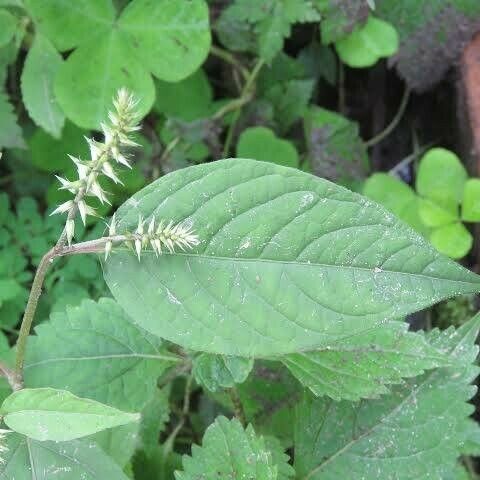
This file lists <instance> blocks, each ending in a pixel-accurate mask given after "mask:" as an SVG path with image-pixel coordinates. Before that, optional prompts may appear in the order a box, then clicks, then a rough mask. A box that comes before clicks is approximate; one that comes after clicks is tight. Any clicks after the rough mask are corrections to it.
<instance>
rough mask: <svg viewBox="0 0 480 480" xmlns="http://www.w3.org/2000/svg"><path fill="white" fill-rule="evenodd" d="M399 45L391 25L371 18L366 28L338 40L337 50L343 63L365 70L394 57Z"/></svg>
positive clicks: (356, 30) (358, 29)
mask: <svg viewBox="0 0 480 480" xmlns="http://www.w3.org/2000/svg"><path fill="white" fill-rule="evenodd" d="M398 43H399V40H398V34H397V32H396V30H395V28H394V27H393V26H392V25H391V24H390V23H387V22H385V21H383V20H380V19H379V18H375V17H372V16H370V17H369V18H368V20H367V23H366V24H365V25H364V26H362V27H359V28H357V29H355V30H354V31H353V32H352V33H351V34H350V35H349V36H348V37H345V38H342V39H341V40H338V41H337V42H336V43H335V49H336V50H337V53H338V55H339V57H340V58H341V60H342V62H343V63H346V64H347V65H348V66H350V67H353V68H365V67H371V66H373V65H375V64H376V63H377V62H378V60H380V59H381V58H388V57H390V56H392V55H393V54H394V53H395V52H396V51H397V50H398Z"/></svg>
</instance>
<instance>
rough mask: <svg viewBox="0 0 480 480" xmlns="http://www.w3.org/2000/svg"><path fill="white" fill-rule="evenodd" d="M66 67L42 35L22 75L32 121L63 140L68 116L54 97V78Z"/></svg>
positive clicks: (26, 103) (22, 84) (25, 99)
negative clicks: (64, 126) (66, 116)
mask: <svg viewBox="0 0 480 480" xmlns="http://www.w3.org/2000/svg"><path fill="white" fill-rule="evenodd" d="M62 63H63V60H62V57H61V55H60V54H59V53H58V52H57V51H56V50H55V48H54V47H53V46H52V44H51V43H50V42H49V41H48V40H47V39H46V38H45V37H42V36H41V35H37V36H36V37H35V41H34V42H33V46H32V47H31V48H30V50H29V52H28V55H27V58H26V60H25V65H24V67H23V72H22V80H21V87H22V98H23V103H24V105H25V107H26V108H27V110H28V113H29V115H30V117H31V118H32V120H33V121H34V122H35V123H36V124H37V125H38V126H40V127H42V128H43V129H44V130H46V131H47V132H48V133H50V134H51V135H52V136H53V137H55V138H60V135H61V132H62V128H63V124H64V123H65V115H64V114H63V112H62V110H61V108H60V107H59V105H58V103H57V100H56V98H55V95H54V93H53V84H54V80H55V76H56V75H57V72H58V70H59V68H60V67H61V65H62Z"/></svg>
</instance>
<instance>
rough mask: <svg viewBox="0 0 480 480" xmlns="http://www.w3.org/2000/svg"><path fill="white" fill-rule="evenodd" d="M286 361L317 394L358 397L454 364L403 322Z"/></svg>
mask: <svg viewBox="0 0 480 480" xmlns="http://www.w3.org/2000/svg"><path fill="white" fill-rule="evenodd" d="M282 362H283V363H284V364H285V365H286V366H287V367H288V368H289V370H290V371H291V372H292V373H293V375H295V377H297V379H298V380H299V381H300V382H301V383H302V384H303V385H304V386H305V387H308V388H309V389H310V390H311V391H312V392H313V393H314V394H315V395H317V396H321V395H327V396H329V397H330V398H332V399H333V400H342V399H346V400H358V399H360V398H372V397H378V396H379V395H380V394H384V393H388V392H389V391H390V390H389V388H388V385H390V384H395V383H401V382H402V378H405V377H414V376H416V375H420V374H421V373H423V372H424V371H425V370H428V369H431V368H436V367H441V366H446V365H447V366H448V365H449V363H450V360H449V359H448V357H446V356H445V355H444V354H443V352H441V351H439V350H437V349H435V348H433V347H432V346H431V345H429V344H428V343H427V342H426V340H425V337H424V336H423V335H422V334H419V333H413V332H408V325H407V324H406V323H403V322H389V323H387V324H385V325H382V326H380V327H378V328H375V329H372V330H369V331H366V332H364V333H362V334H360V335H355V336H351V337H349V338H347V339H345V340H343V341H339V342H338V343H336V344H333V345H331V346H330V347H329V348H328V350H320V351H316V352H306V353H293V354H290V355H287V356H285V357H283V358H282Z"/></svg>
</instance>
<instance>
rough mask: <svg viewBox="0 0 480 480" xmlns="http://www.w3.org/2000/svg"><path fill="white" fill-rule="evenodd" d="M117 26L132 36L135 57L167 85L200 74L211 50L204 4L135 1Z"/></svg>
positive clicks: (194, 1) (194, 0)
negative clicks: (198, 69)
mask: <svg viewBox="0 0 480 480" xmlns="http://www.w3.org/2000/svg"><path fill="white" fill-rule="evenodd" d="M118 24H119V27H120V28H121V29H122V30H123V31H125V32H126V33H127V34H128V35H130V36H131V43H132V46H133V50H134V51H133V54H134V55H135V57H137V58H139V59H140V61H141V63H142V64H143V65H145V66H146V68H148V69H149V70H150V71H151V72H152V73H153V74H154V75H155V76H156V77H158V78H160V79H162V80H165V81H168V82H178V81H179V80H182V79H183V78H185V77H187V76H188V75H190V74H191V73H193V72H194V71H195V70H197V68H198V67H199V66H200V65H201V64H202V63H203V61H204V60H205V58H206V57H207V55H208V51H209V49H210V42H211V38H210V30H209V16H208V7H207V4H206V3H205V1H204V0H191V1H188V2H172V1H171V0H155V1H154V2H152V1H151V0H134V1H133V2H131V3H130V4H129V5H128V6H127V7H126V8H125V10H124V11H123V12H122V15H121V17H120V20H119V22H118Z"/></svg>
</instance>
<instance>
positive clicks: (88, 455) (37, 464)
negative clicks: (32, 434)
mask: <svg viewBox="0 0 480 480" xmlns="http://www.w3.org/2000/svg"><path fill="white" fill-rule="evenodd" d="M6 447H7V449H8V450H7V452H6V453H5V454H2V456H3V457H4V460H5V461H4V462H2V463H1V464H0V479H2V480H13V479H15V480H31V479H38V480H50V479H51V478H55V479H57V480H107V479H108V480H110V479H112V480H114V479H115V480H128V477H127V476H126V475H125V474H124V473H123V471H122V469H121V468H120V467H119V466H118V465H117V464H116V463H115V462H114V461H113V460H112V459H111V458H110V457H109V456H107V455H106V454H105V453H104V452H103V451H102V449H101V448H99V447H98V446H97V445H95V444H94V443H92V442H87V441H86V440H73V441H71V442H37V441H35V440H32V439H31V438H28V437H24V436H23V435H19V434H17V433H12V434H9V435H7V437H6Z"/></svg>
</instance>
